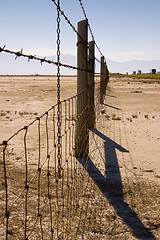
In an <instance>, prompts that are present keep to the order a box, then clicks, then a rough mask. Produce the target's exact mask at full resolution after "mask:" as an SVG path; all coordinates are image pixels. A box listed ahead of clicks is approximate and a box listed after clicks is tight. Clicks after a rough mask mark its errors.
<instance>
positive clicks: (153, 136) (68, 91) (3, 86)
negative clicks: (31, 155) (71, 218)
mask: <svg viewBox="0 0 160 240" xmlns="http://www.w3.org/2000/svg"><path fill="white" fill-rule="evenodd" d="M61 81H62V82H61V98H62V99H67V98H69V97H71V96H73V95H76V78H75V77H62V78H61ZM56 101H57V100H56V78H55V77H50V76H49V77H47V76H46V77H45V76H44V77H43V76H28V77H22V76H5V77H4V76H0V142H2V141H4V140H7V139H8V138H9V137H10V136H11V135H12V134H14V133H15V132H16V131H17V130H18V129H19V128H21V127H23V126H25V125H27V124H29V123H30V122H31V121H32V120H33V119H34V118H36V117H37V116H40V115H41V114H43V113H44V112H45V111H46V110H48V109H49V108H50V107H51V106H53V105H55V104H56ZM101 109H104V111H103V113H101V112H99V115H100V117H99V120H98V122H97V124H96V127H95V129H94V130H91V133H92V131H93V132H94V135H96V138H95V137H94V136H93V138H94V139H93V141H95V144H96V146H97V149H98V154H99V155H98V154H97V153H96V154H97V155H96V154H95V153H94V149H93V151H92V153H91V154H90V157H91V159H92V162H90V166H89V167H90V168H92V167H93V166H96V171H97V169H98V171H97V172H94V169H93V168H92V171H91V174H90V176H91V178H92V179H93V180H94V181H95V182H96V183H97V185H98V187H99V189H100V191H101V192H102V193H103V194H104V195H105V196H106V199H107V200H108V201H109V203H110V206H111V207H112V208H113V209H114V210H115V211H116V212H117V215H118V219H119V218H121V219H122V222H120V223H121V226H127V227H128V228H129V229H132V232H133V235H134V236H135V237H133V236H132V235H130V234H129V230H127V229H125V227H124V229H125V230H124V229H123V230H122V229H121V230H119V233H118V232H116V231H118V230H115V229H113V228H112V229H110V230H108V231H110V234H109V233H108V235H107V234H106V236H107V237H105V235H104V237H103V238H98V237H96V236H95V237H93V238H92V237H90V238H88V239H146V240H148V239H160V222H159V214H158V213H159V205H160V202H159V192H160V164H159V156H160V82H158V80H157V82H155V81H153V82H152V80H145V81H143V80H136V79H134V80H133V79H130V78H124V79H122V78H111V79H110V82H109V85H108V90H107V92H106V96H105V100H104V104H103V105H102V106H101ZM109 145H111V148H110V149H109V148H108V150H107V147H108V146H109ZM95 156H99V157H97V158H96V159H95ZM104 159H105V160H106V159H108V163H106V162H104V161H103V160H104ZM111 159H112V160H114V161H115V163H114V164H115V165H114V169H113V166H112V169H111V162H110V160H111ZM92 165H93V166H92ZM117 169H118V170H117ZM107 171H108V179H109V177H110V174H111V175H112V176H113V173H114V171H115V173H117V175H116V174H115V176H117V177H115V178H114V177H113V178H112V180H111V178H110V179H109V181H111V182H110V187H111V186H112V184H113V185H114V184H115V183H117V190H116V189H114V194H115V192H116V191H117V192H118V194H119V196H118V195H117V197H118V201H119V202H120V203H121V207H119V206H118V205H116V203H114V202H115V198H113V195H112V193H111V189H103V186H101V184H100V183H99V180H97V179H100V178H102V179H101V180H102V182H103V177H105V176H107V175H106V173H107ZM117 171H118V172H117ZM94 174H95V175H96V177H95V178H94V176H93V175H94ZM105 181H106V180H105ZM120 182H121V185H123V187H122V186H119V184H120ZM126 182H128V184H127V187H126ZM138 187H139V188H140V191H139V190H138ZM113 188H114V186H113ZM122 188H123V195H124V196H123V197H122V194H121V193H120V192H121V191H122ZM120 189H121V190H120ZM131 189H132V191H131ZM129 193H131V194H130V196H132V197H129ZM138 194H139V195H138ZM120 195H121V196H120ZM124 199H125V201H126V202H128V205H129V206H132V207H134V211H135V212H136V214H137V215H138V216H139V219H140V220H141V221H142V222H143V224H144V225H145V227H147V228H148V229H149V231H150V232H152V233H153V235H152V234H150V235H149V237H148V238H147V237H143V236H142V235H143V234H142V233H141V234H140V235H141V236H140V237H138V233H137V230H135V231H134V227H133V226H132V223H130V221H129V220H128V219H126V218H125V217H124V213H122V208H123V210H124V211H126V212H127V211H128V214H130V209H129V208H128V205H127V206H126V205H125V204H126V203H125V201H124ZM132 200H133V202H132ZM103 204H104V203H103ZM124 211H123V212H124ZM133 215H134V213H133ZM133 219H134V216H133ZM137 219H138V218H137ZM109 221H111V219H110V218H109ZM117 221H120V220H117ZM137 221H139V220H137ZM142 222H141V223H142ZM141 223H139V224H141ZM134 224H135V226H136V223H134ZM134 224H133V225H134ZM122 228H123V227H122ZM135 228H136V227H135ZM108 229H109V228H108ZM113 230H114V231H115V236H113V235H112V234H113V232H114V231H113ZM105 231H107V230H105ZM127 231H128V233H127ZM124 232H125V233H124ZM122 233H123V234H122ZM125 234H126V235H125ZM131 236H132V237H131ZM86 239H87V238H86Z"/></svg>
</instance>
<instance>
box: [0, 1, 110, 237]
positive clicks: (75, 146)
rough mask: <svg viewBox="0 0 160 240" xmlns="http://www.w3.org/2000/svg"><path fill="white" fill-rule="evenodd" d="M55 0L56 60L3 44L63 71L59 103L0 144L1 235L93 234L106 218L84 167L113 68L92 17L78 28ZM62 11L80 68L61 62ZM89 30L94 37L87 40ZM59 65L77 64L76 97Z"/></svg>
mask: <svg viewBox="0 0 160 240" xmlns="http://www.w3.org/2000/svg"><path fill="white" fill-rule="evenodd" d="M52 2H53V3H54V4H55V5H56V7H57V62H54V61H51V60H47V59H46V58H38V57H36V56H33V55H25V54H23V50H21V51H19V52H14V51H11V50H8V49H6V47H5V46H4V47H1V48H0V52H5V53H8V54H14V55H15V56H16V58H17V57H26V58H28V61H29V60H37V61H39V62H40V63H41V64H42V63H43V62H45V63H47V64H54V65H57V69H58V70H57V104H56V105H54V106H52V107H50V109H48V110H47V111H46V112H45V113H44V114H42V115H41V116H39V117H37V118H36V119H34V120H33V121H32V122H31V123H30V124H28V125H27V126H24V127H22V128H21V129H19V130H18V131H17V132H15V133H14V134H13V135H12V136H11V137H9V138H8V139H7V140H4V141H3V142H2V143H1V145H0V147H1V150H2V151H1V157H2V160H1V162H0V186H1V189H0V201H1V207H0V238H3V239H25V240H27V239H59V240H60V239H79V238H81V239H84V238H85V239H88V237H89V236H90V235H92V234H93V233H94V232H95V231H99V230H96V229H97V226H99V225H100V224H99V223H100V222H101V224H102V223H103V217H102V216H100V212H99V211H100V210H99V208H98V207H99V201H101V200H102V199H100V196H98V194H96V192H97V191H99V190H98V187H97V186H96V185H95V183H94V182H93V180H92V179H91V178H90V177H89V175H88V173H87V171H86V168H87V160H88V159H89V154H90V151H91V145H92V142H91V141H90V134H91V133H90V130H89V129H91V128H93V127H95V125H96V122H97V121H98V118H99V114H100V107H101V104H102V103H103V99H104V95H105V91H106V87H107V84H108V81H109V72H108V69H107V65H106V63H105V60H104V57H103V56H101V61H100V60H97V58H96V57H95V53H94V52H95V47H97V44H96V42H95V40H94V36H93V32H92V30H91V27H90V25H89V24H88V21H87V19H85V20H84V21H81V22H79V23H78V24H79V27H78V31H77V30H76V29H75V27H74V26H73V24H72V23H71V22H70V21H69V19H68V18H67V16H66V15H65V14H64V12H63V11H62V10H61V8H60V1H57V2H56V1H54V0H52ZM80 3H81V7H82V9H83V12H84V13H85V10H84V8H83V5H82V2H81V1H80ZM60 15H61V16H63V17H64V18H65V20H66V21H67V22H68V24H69V25H70V27H72V29H73V30H74V31H75V32H76V34H77V38H78V40H77V47H78V56H77V59H78V66H77V67H75V66H70V65H68V64H62V63H61V62H60ZM85 18H86V17H85ZM82 23H83V24H84V26H83V27H85V30H84V28H83V27H82V25H83V24H82ZM81 24H82V25H81ZM88 28H89V30H90V31H91V35H92V41H91V42H89V43H88V40H87V39H88ZM98 49H99V48H98ZM100 53H101V52H100ZM101 55H102V53H101ZM96 60H97V62H98V63H101V73H100V75H101V77H100V80H99V81H95V80H94V76H95V72H94V65H95V61H96ZM60 67H68V68H72V69H76V70H77V78H78V80H77V95H75V96H72V97H70V98H68V99H65V100H63V101H61V99H60V82H61V81H60V79H61V76H60ZM92 134H93V133H92ZM92 151H93V146H92ZM93 209H94V210H93ZM93 211H94V212H93ZM102 225H103V224H102Z"/></svg>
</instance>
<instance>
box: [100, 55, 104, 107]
mask: <svg viewBox="0 0 160 240" xmlns="http://www.w3.org/2000/svg"><path fill="white" fill-rule="evenodd" d="M100 71H101V75H100V104H103V97H104V56H102V57H101V70H100Z"/></svg>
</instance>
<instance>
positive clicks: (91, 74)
mask: <svg viewBox="0 0 160 240" xmlns="http://www.w3.org/2000/svg"><path fill="white" fill-rule="evenodd" d="M94 64H95V42H94V41H91V42H89V62H88V69H89V73H88V85H89V92H88V94H89V95H88V128H94V125H95V109H94Z"/></svg>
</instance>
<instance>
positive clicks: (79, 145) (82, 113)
mask: <svg viewBox="0 0 160 240" xmlns="http://www.w3.org/2000/svg"><path fill="white" fill-rule="evenodd" d="M87 43H88V20H83V21H80V22H78V43H77V67H78V68H80V69H84V71H82V70H77V95H78V96H77V122H76V134H75V157H77V158H83V157H87V156H88V151H89V135H88V73H87V69H88V62H87Z"/></svg>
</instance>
